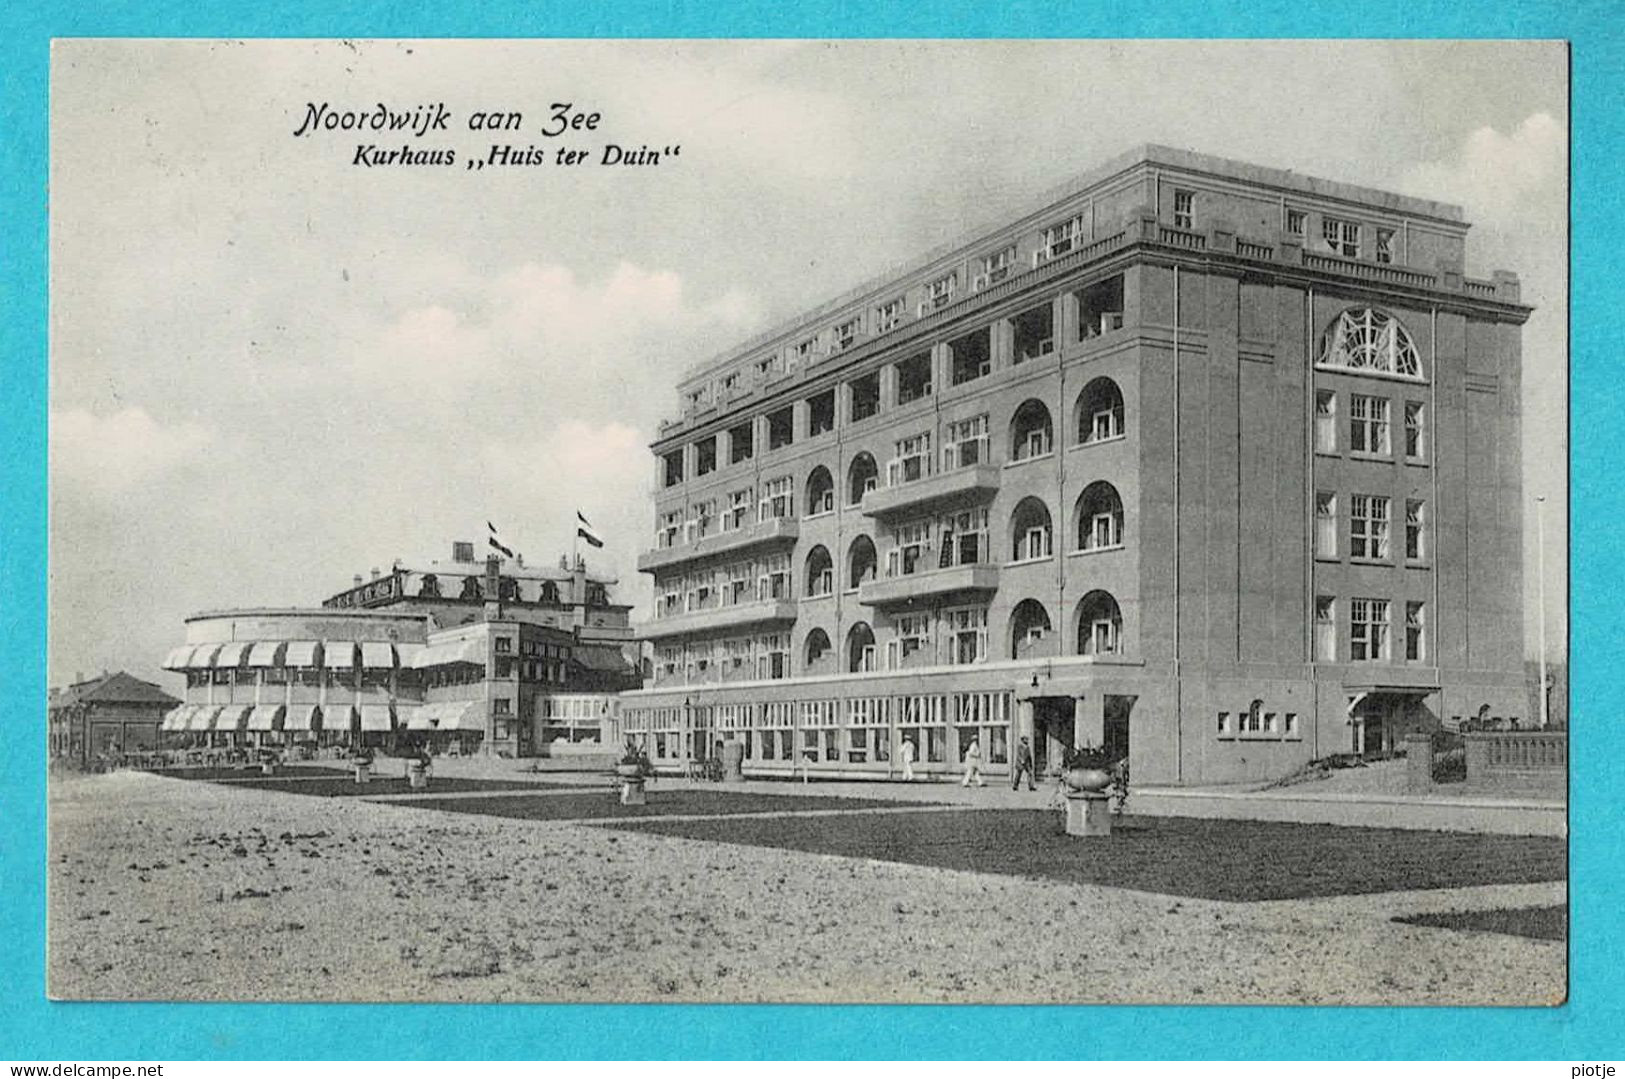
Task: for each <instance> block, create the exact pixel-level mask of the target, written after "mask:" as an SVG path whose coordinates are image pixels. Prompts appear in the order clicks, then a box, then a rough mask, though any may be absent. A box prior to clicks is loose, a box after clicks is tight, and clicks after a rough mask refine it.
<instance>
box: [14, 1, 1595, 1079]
mask: <svg viewBox="0 0 1625 1079" xmlns="http://www.w3.org/2000/svg"><path fill="white" fill-rule="evenodd" d="M7 7H8V8H9V10H8V11H7V12H5V13H0V33H3V35H4V36H3V38H0V40H3V45H4V51H3V53H0V115H3V125H0V207H3V210H4V213H3V216H0V229H3V231H0V299H3V305H0V460H3V461H4V465H3V466H0V467H3V468H4V473H3V475H4V482H3V484H0V657H3V659H4V664H3V666H0V978H3V981H0V985H3V986H4V995H3V999H0V1060H4V1059H39V1060H74V1059H79V1060H85V1059H91V1058H97V1059H141V1058H146V1059H206V1058H235V1059H262V1058H263V1059H282V1058H289V1059H293V1058H308V1059H324V1058H326V1059H334V1058H338V1059H367V1058H379V1059H390V1058H400V1057H412V1058H423V1059H435V1058H447V1059H459V1058H552V1057H583V1058H615V1057H640V1058H660V1057H724V1058H726V1057H834V1058H841V1057H858V1056H861V1057H903V1058H916V1057H943V1056H951V1057H978V1056H979V1057H1001V1056H1002V1057H1008V1056H1023V1057H1035V1056H1055V1055H1062V1056H1067V1057H1073V1058H1076V1057H1091V1056H1094V1057H1129V1058H1133V1057H1142V1058H1196V1059H1202V1058H1215V1057H1227V1058H1228V1057H1235V1058H1287V1059H1301V1058H1355V1059H1357V1058H1407V1057H1409V1058H1441V1057H1461V1058H1491V1059H1527V1058H1567V1059H1575V1058H1581V1057H1593V1058H1608V1057H1615V1058H1617V1057H1618V1056H1619V1052H1620V1050H1619V1047H1620V1045H1621V1044H1622V1043H1621V1041H1620V1032H1621V1030H1622V1029H1625V1028H1622V1026H1621V1022H1620V1021H1621V1018H1622V1014H1621V998H1620V993H1619V987H1620V983H1621V977H1622V976H1621V970H1622V967H1625V963H1622V959H1625V956H1622V954H1621V943H1622V941H1621V934H1620V931H1619V928H1620V919H1619V917H1618V914H1617V912H1618V910H1619V909H1620V907H1621V905H1622V903H1625V888H1622V884H1625V829H1622V825H1621V821H1622V818H1625V814H1622V813H1621V812H1620V809H1619V807H1618V806H1616V805H1615V803H1614V801H1613V798H1612V795H1613V794H1614V792H1615V790H1616V789H1617V787H1616V784H1615V782H1614V781H1615V780H1616V779H1618V778H1619V777H1620V776H1621V774H1622V771H1625V769H1622V767H1621V764H1620V760H1619V758H1620V755H1621V751H1622V750H1625V719H1622V718H1621V717H1618V716H1616V715H1614V714H1613V713H1612V711H1611V710H1610V709H1609V708H1607V707H1606V703H1605V702H1604V701H1603V700H1602V698H1603V696H1604V693H1605V690H1606V686H1607V685H1608V684H1609V683H1610V682H1612V681H1613V680H1612V679H1610V678H1609V675H1610V673H1612V672H1617V671H1618V670H1620V669H1621V667H1622V660H1625V655H1622V651H1625V649H1622V644H1625V637H1622V635H1621V615H1620V603H1619V602H1618V601H1619V599H1620V598H1625V594H1622V593H1621V592H1619V591H1617V590H1616V586H1615V585H1614V584H1613V582H1614V581H1615V580H1617V577H1616V576H1615V575H1614V574H1611V573H1610V572H1609V571H1610V570H1611V569H1613V568H1614V567H1616V566H1617V565H1618V564H1619V562H1620V560H1621V558H1622V557H1625V531H1622V530H1619V529H1615V528H1611V527H1610V526H1609V523H1610V522H1611V521H1614V520H1617V519H1618V511H1619V509H1620V505H1621V501H1622V499H1621V496H1620V492H1619V489H1618V487H1617V478H1616V475H1612V474H1611V468H1612V467H1614V466H1617V464H1618V462H1619V459H1620V458H1619V450H1620V447H1621V434H1620V425H1619V423H1618V415H1619V412H1618V409H1617V406H1618V404H1619V403H1620V398H1621V393H1622V386H1625V380H1621V379H1620V378H1619V377H1618V376H1617V375H1616V373H1615V370H1614V369H1613V368H1612V367H1611V366H1610V364H1613V363H1617V362H1618V354H1619V342H1618V340H1617V338H1618V326H1619V319H1618V315H1619V313H1620V311H1621V299H1622V297H1621V289H1620V281H1621V278H1622V277H1625V259H1622V258H1621V254H1620V250H1621V246H1622V244H1625V231H1622V229H1621V221H1622V220H1625V205H1622V203H1625V199H1622V197H1621V186H1620V182H1619V177H1618V176H1617V174H1616V168H1617V164H1618V163H1619V162H1620V161H1621V160H1625V154H1622V150H1625V138H1622V134H1625V29H1622V26H1625V19H1622V17H1621V16H1622V8H1621V7H1620V5H1619V4H1618V3H1617V2H1611V0H1588V2H1577V0H1524V2H1516V3H1507V4H1496V5H1491V4H1483V3H1469V2H1467V0H1459V2H1452V0H1420V2H1418V0H1402V2H1386V3H1384V2H1372V0H1334V2H1325V0H1320V2H1315V3H1302V2H1297V3H1288V2H1284V0H1247V2H1241V0H1161V2H1157V3H1154V4H1142V5H1125V4H1101V3H1098V2H1085V3H1047V4H1039V3H1034V2H1032V0H1018V2H1015V3H1010V4H1005V5H997V6H995V5H992V4H985V3H978V4H971V3H967V2H964V0H934V2H932V3H929V4H921V3H919V2H917V0H914V2H906V3H905V2H896V0H886V2H880V0H871V2H870V3H867V4H862V5H858V4H852V3H849V2H846V0H799V2H798V3H796V4H794V5H786V6H784V7H782V8H781V6H780V5H778V4H774V3H768V2H763V0H756V2H752V3H741V4H733V5H729V8H730V9H729V10H727V11H722V10H718V9H720V8H722V7H723V5H712V4H707V3H704V2H702V0H598V2H596V3H593V4H579V3H578V4H575V5H564V4H558V3H546V4H543V3H522V2H518V0H485V2H484V3H482V4H481V5H480V9H481V10H477V11H476V10H466V11H463V12H460V13H456V14H453V13H452V12H451V11H449V10H448V8H449V7H450V5H447V4H444V3H435V4H428V3H421V2H416V3H387V4H386V3H378V2H373V3H364V2H358V0H329V2H328V3H325V4H321V5H320V6H319V10H318V8H317V5H309V10H306V9H305V8H304V7H301V6H299V5H295V4H291V3H285V4H281V5H275V4H267V3H264V2H263V0H215V2H213V3H211V4H207V5H204V4H194V3H177V2H170V3H147V4H136V3H129V4H120V5H114V4H107V5H105V8H106V10H97V11H91V10H87V9H88V8H89V5H83V6H80V5H74V4H69V3H56V2H30V0H14V3H12V4H11V5H7ZM469 8H470V9H472V8H473V5H469ZM79 36H139V37H459V36H466V37H530V36H553V37H954V38H971V37H1096V36H1098V37H1389V38H1394V37H1475V38H1563V39H1568V40H1570V41H1571V42H1572V43H1573V51H1572V56H1571V62H1572V71H1573V100H1572V104H1571V115H1572V120H1573V127H1572V131H1573V151H1572V161H1573V195H1572V207H1573V241H1574V246H1573V251H1572V256H1571V257H1572V265H1573V267H1574V268H1575V269H1574V273H1573V292H1572V305H1573V306H1572V318H1571V322H1572V329H1573V339H1572V343H1573V353H1572V355H1573V361H1572V362H1573V368H1572V391H1571V392H1572V402H1573V407H1572V418H1571V421H1570V432H1571V445H1572V446H1573V458H1572V469H1573V479H1572V499H1573V504H1572V509H1571V520H1572V522H1573V525H1572V539H1571V544H1572V552H1571V554H1572V565H1571V580H1572V581H1574V582H1575V587H1574V590H1573V595H1572V600H1571V602H1572V608H1571V609H1572V615H1571V621H1572V627H1573V628H1572V646H1571V649H1570V656H1571V664H1572V681H1571V686H1572V693H1573V704H1572V714H1573V728H1574V732H1575V741H1576V745H1577V747H1578V748H1577V750H1576V752H1575V755H1574V756H1575V762H1574V763H1575V767H1574V773H1573V781H1572V793H1573V815H1572V827H1573V833H1574V841H1573V845H1572V877H1571V887H1572V890H1573V908H1572V910H1573V915H1572V917H1573V923H1572V927H1571V948H1570V951H1571V956H1572V967H1571V972H1572V989H1571V996H1570V1000H1569V1003H1568V1004H1567V1006H1565V1007H1561V1008H1551V1009H1419V1008H1418V1009H1397V1008H1395V1009H1387V1008H1382V1009H1342V1010H1339V1009H1331V1008H1300V1009H1286V1008H1227V1007H1205V1008H1174V1007H1168V1008H1081V1007H1078V1008H1073V1007H1044V1008H993V1007H969V1006H965V1007H891V1008H857V1007H807V1006H802V1007H769V1006H744V1007H725V1006H677V1005H672V1006H657V1005H646V1006H628V1007H611V1006H541V1005H538V1006H513V1005H510V1006H495V1005H468V1006H456V1005H401V1006H388V1005H376V1006H335V1005H325V1006H324V1005H297V1006H290V1005H163V1004H138V1005H127V1004H57V1003H51V1002H49V1001H47V1000H46V999H45V996H44V924H45V913H44V880H45V874H44V865H45V782H44V776H45V760H44V755H45V738H44V697H45V655H44V641H45V580H46V569H47V566H46V544H45V536H46V501H45V491H46V480H45V464H46V429H45V420H46V359H45V357H46V350H45V348H46V346H45V328H46V312H47V298H46V281H47V277H46V272H47V263H46V256H47V243H46V239H47V224H46V206H47V192H46V174H47V126H48V112H47V107H46V102H47V83H48V75H49V48H50V39H51V38H52V37H79ZM1328 77H1333V75H1332V74H1331V73H1328ZM1348 89H1349V94H1350V106H1351V107H1355V108H1357V107H1358V95H1359V89H1358V87H1349V88H1348ZM1327 137H1328V138H1333V137H1335V133H1334V132H1328V133H1327ZM108 167H109V168H110V169H116V168H117V167H118V165H117V162H116V161H109V162H108ZM153 571H154V572H164V568H163V567H153ZM1081 928H1084V927H1080V929H1081Z"/></svg>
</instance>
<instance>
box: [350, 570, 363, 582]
mask: <svg viewBox="0 0 1625 1079" xmlns="http://www.w3.org/2000/svg"><path fill="white" fill-rule="evenodd" d="M351 580H353V581H354V582H355V583H356V584H360V583H361V574H359V573H358V574H356V575H355V576H354V577H353V578H351Z"/></svg>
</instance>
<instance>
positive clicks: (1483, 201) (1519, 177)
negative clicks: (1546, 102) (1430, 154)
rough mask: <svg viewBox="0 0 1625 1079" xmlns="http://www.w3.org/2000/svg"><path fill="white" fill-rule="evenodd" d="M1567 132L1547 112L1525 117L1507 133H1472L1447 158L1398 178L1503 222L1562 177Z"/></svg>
mask: <svg viewBox="0 0 1625 1079" xmlns="http://www.w3.org/2000/svg"><path fill="white" fill-rule="evenodd" d="M1567 145H1568V133H1567V132H1566V131H1565V130H1564V129H1563V125H1562V124H1561V123H1559V122H1558V121H1557V120H1556V119H1554V118H1553V117H1552V115H1551V114H1550V113H1548V112H1537V113H1533V114H1531V115H1530V116H1528V117H1526V118H1525V119H1524V121H1523V122H1522V123H1520V124H1519V125H1518V126H1517V127H1516V128H1515V129H1513V130H1512V131H1511V132H1510V133H1507V134H1503V133H1501V132H1500V131H1497V130H1496V129H1495V128H1493V127H1480V128H1477V129H1475V130H1474V131H1472V132H1471V133H1470V134H1469V135H1468V136H1467V138H1466V140H1465V141H1464V142H1463V144H1462V146H1461V149H1460V151H1459V152H1458V153H1457V154H1456V156H1455V157H1454V159H1452V160H1449V161H1432V162H1427V163H1425V164H1423V165H1419V166H1417V167H1416V168H1415V169H1413V170H1411V171H1410V172H1409V173H1408V174H1407V175H1406V176H1405V177H1404V178H1403V179H1402V180H1401V185H1402V187H1403V188H1404V189H1405V190H1407V191H1414V192H1415V193H1417V194H1418V195H1423V196H1425V197H1428V198H1435V199H1443V200H1445V201H1448V202H1460V203H1464V204H1465V205H1466V206H1467V208H1468V209H1469V210H1470V211H1471V212H1472V213H1473V214H1475V215H1477V216H1479V217H1482V218H1489V219H1494V220H1497V221H1502V220H1504V219H1505V218H1507V217H1508V216H1509V215H1511V214H1513V213H1514V212H1516V211H1517V210H1518V209H1519V208H1520V207H1521V206H1523V205H1524V204H1525V203H1527V202H1528V201H1530V200H1531V199H1532V198H1533V197H1535V196H1538V195H1541V194H1543V193H1545V192H1547V191H1548V190H1549V188H1550V187H1551V186H1552V185H1555V184H1561V183H1562V182H1563V180H1564V168H1565V161H1566V153H1567Z"/></svg>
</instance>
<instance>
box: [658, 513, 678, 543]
mask: <svg viewBox="0 0 1625 1079" xmlns="http://www.w3.org/2000/svg"><path fill="white" fill-rule="evenodd" d="M682 533H683V511H682V510H672V511H671V512H670V513H664V514H661V516H660V532H659V533H658V534H657V535H656V536H655V546H656V547H659V548H660V549H661V550H665V549H666V548H667V547H675V546H677V537H678V536H680V535H682Z"/></svg>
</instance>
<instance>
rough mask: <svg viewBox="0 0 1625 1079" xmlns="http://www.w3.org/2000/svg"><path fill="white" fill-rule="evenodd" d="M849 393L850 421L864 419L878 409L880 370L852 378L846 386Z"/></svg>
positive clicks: (854, 421)
mask: <svg viewBox="0 0 1625 1079" xmlns="http://www.w3.org/2000/svg"><path fill="white" fill-rule="evenodd" d="M847 390H848V393H849V394H850V395H851V397H850V400H851V403H852V413H851V414H852V422H853V423H857V422H858V421H859V420H866V419H868V418H869V417H870V416H873V415H874V414H875V413H877V412H879V411H880V372H879V371H873V372H871V373H869V374H867V375H864V376H863V377H861V378H855V379H853V380H852V381H851V382H850V383H849V384H848V387H847Z"/></svg>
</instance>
